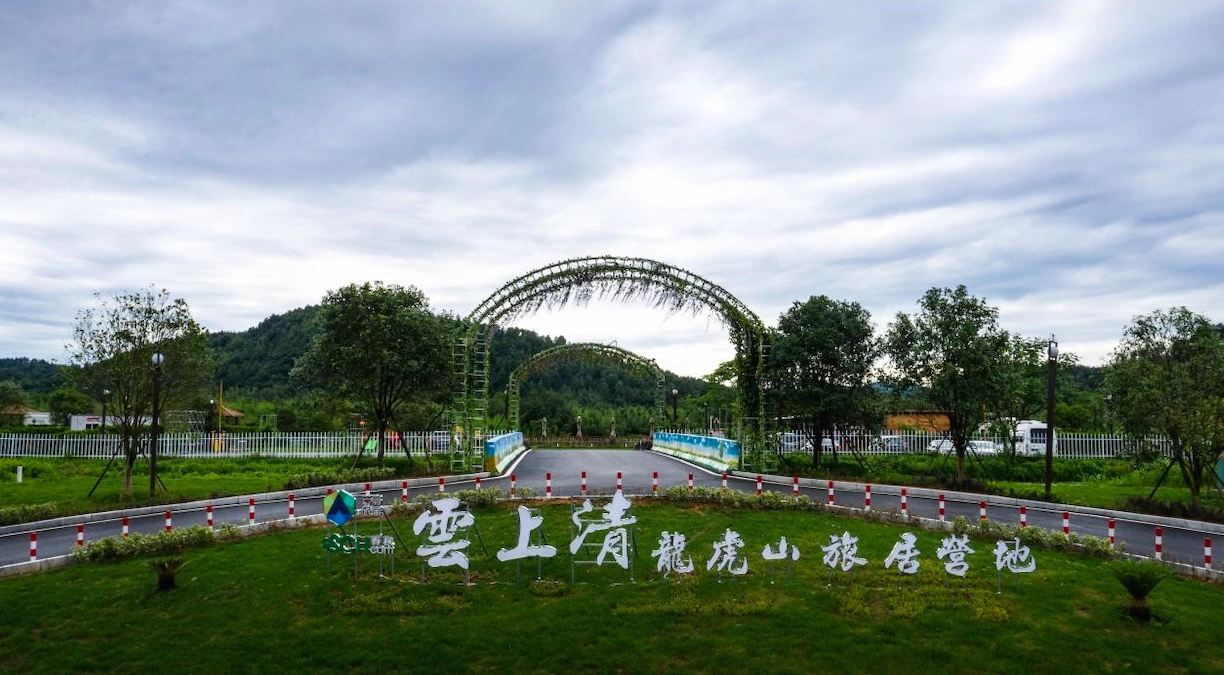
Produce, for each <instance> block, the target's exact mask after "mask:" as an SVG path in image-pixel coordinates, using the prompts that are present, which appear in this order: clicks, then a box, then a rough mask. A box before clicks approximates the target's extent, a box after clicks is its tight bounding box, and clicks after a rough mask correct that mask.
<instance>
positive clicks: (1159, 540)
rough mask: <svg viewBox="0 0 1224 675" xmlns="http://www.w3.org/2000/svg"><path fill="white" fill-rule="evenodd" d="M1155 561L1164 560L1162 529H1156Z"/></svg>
mask: <svg viewBox="0 0 1224 675" xmlns="http://www.w3.org/2000/svg"><path fill="white" fill-rule="evenodd" d="M1156 559H1157V560H1164V528H1163V527H1157V528H1156Z"/></svg>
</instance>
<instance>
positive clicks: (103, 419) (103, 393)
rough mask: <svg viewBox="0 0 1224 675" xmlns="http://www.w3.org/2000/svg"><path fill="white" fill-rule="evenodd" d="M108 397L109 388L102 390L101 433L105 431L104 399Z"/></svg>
mask: <svg viewBox="0 0 1224 675" xmlns="http://www.w3.org/2000/svg"><path fill="white" fill-rule="evenodd" d="M109 398H110V389H103V390H102V433H106V401H107V399H109Z"/></svg>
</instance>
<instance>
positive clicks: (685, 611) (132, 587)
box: [0, 504, 1224, 674]
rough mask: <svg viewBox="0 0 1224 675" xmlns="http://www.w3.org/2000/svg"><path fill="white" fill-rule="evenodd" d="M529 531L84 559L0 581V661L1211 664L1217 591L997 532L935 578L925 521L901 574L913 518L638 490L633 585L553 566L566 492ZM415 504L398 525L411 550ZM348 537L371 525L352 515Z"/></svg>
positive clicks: (451, 668)
mask: <svg viewBox="0 0 1224 675" xmlns="http://www.w3.org/2000/svg"><path fill="white" fill-rule="evenodd" d="M543 509H544V511H543V513H544V516H545V523H544V528H545V533H546V535H547V539H548V541H549V542H550V543H552V544H553V545H555V546H557V547H558V548H559V549H562V553H561V554H559V556H558V557H557V558H556V559H553V560H550V561H547V562H545V564H544V576H545V578H546V579H547V581H546V582H544V583H541V584H534V583H530V582H529V581H527V579H530V578H533V577H534V571H535V566H534V565H527V564H525V565H524V566H523V573H524V577H525V580H524V582H523V583H522V584H521V585H516V584H515V583H514V565H513V564H512V563H499V562H497V561H496V559H495V558H494V557H493V556H492V555H491V554H492V553H493V552H494V551H495V550H496V549H498V548H501V547H509V546H512V545H513V543H514V540H515V535H516V531H517V530H516V525H517V519H516V518H515V516H514V512H513V511H512V510H511V509H509V508H502V507H497V508H493V509H488V510H478V511H477V512H476V516H477V519H478V520H477V526H478V527H479V529H480V532H481V534H482V535H483V537H484V539H485V541H486V542H487V543H488V546H489V549H490V555H489V556H487V557H486V556H483V555H476V556H474V559H473V561H472V581H473V585H472V586H469V587H466V588H465V587H462V586H461V585H459V581H460V579H461V577H460V576H459V575H458V574H457V573H456V572H453V571H441V572H439V571H436V570H432V569H431V570H430V571H429V573H428V576H427V580H426V582H425V583H421V582H420V580H419V577H418V574H419V571H420V568H419V564H418V563H419V559H418V558H417V557H416V556H415V555H413V554H412V553H411V552H410V551H401V552H400V554H399V555H400V558H399V560H400V562H399V570H398V574H397V575H396V576H395V577H393V578H379V577H378V576H377V575H376V574H375V571H376V569H377V564H376V563H374V562H372V559H367V560H365V561H364V562H363V563H362V567H363V570H362V573H361V574H359V575H358V577H357V579H356V580H354V577H353V573H352V566H351V560H350V559H347V558H340V557H339V556H336V557H335V558H333V568H332V571H331V573H328V572H327V570H326V558H325V553H324V550H323V548H322V547H321V546H320V541H321V539H322V537H323V535H324V532H323V531H322V530H319V529H314V530H297V531H291V532H282V533H277V534H272V535H268V536H261V537H256V538H251V539H247V540H242V541H238V542H233V543H222V544H218V545H215V546H212V547H209V548H205V549H198V550H191V551H188V552H187V553H186V554H185V555H186V557H187V558H188V565H187V567H186V568H184V569H183V571H182V572H181V573H180V575H179V585H180V588H178V589H177V590H174V591H171V592H168V593H157V592H155V590H154V587H155V576H154V573H153V572H152V570H150V569H149V568H148V567H147V566H146V565H145V561H143V560H128V561H123V562H118V563H109V564H104V563H93V564H84V565H77V566H73V567H70V568H67V569H62V570H57V571H52V572H47V573H43V574H38V575H31V576H26V577H20V578H9V579H2V580H0V607H5V608H7V609H8V611H5V612H3V613H0V671H5V672H77V671H86V670H87V671H100V672H115V671H123V672H165V673H178V672H196V673H212V672H218V673H221V672H224V673H231V672H243V673H261V672H268V673H272V672H277V673H279V672H372V673H373V672H393V671H401V672H430V673H436V672H521V673H560V672H583V673H586V672H597V673H600V672H607V673H618V672H659V673H664V672H666V673H676V672H680V673H723V672H760V673H801V672H802V673H810V672H837V673H857V672H869V673H926V672H930V673H1016V672H1024V673H1060V674H1061V673H1066V672H1106V673H1108V672H1124V671H1125V672H1143V673H1182V672H1221V671H1222V670H1224V654H1222V653H1221V652H1220V650H1219V649H1218V639H1217V637H1216V636H1217V628H1218V624H1219V619H1220V610H1219V607H1221V606H1222V602H1224V592H1222V589H1221V588H1219V587H1217V586H1213V585H1208V584H1204V583H1201V582H1197V581H1193V580H1186V579H1171V580H1168V581H1166V582H1164V583H1162V584H1161V585H1160V586H1159V587H1158V588H1157V589H1156V591H1155V592H1154V593H1153V594H1152V596H1151V603H1152V608H1153V611H1154V613H1155V614H1156V615H1157V616H1158V617H1159V620H1157V621H1155V622H1153V623H1150V624H1140V623H1137V622H1135V621H1134V620H1131V619H1129V618H1127V617H1126V616H1125V615H1124V614H1123V610H1124V608H1125V606H1126V604H1127V601H1128V598H1129V596H1127V594H1126V592H1125V591H1124V590H1123V589H1122V587H1121V585H1119V584H1118V582H1117V580H1116V579H1115V578H1114V576H1113V574H1111V573H1110V571H1109V569H1108V568H1107V567H1106V564H1107V563H1106V561H1104V560H1101V559H1097V558H1088V557H1083V556H1077V555H1074V554H1065V553H1056V552H1052V551H1045V550H1034V555H1035V556H1036V558H1037V565H1038V567H1037V571H1036V572H1034V573H1033V574H1030V575H1026V576H1025V577H1024V578H1023V579H1022V580H1021V583H1020V585H1019V587H1017V585H1016V584H1015V583H1014V581H1013V580H1012V579H1010V578H1008V579H1005V580H1004V584H1003V593H1002V595H996V594H995V569H994V565H993V556H992V555H991V553H990V551H991V549H992V548H993V545H994V542H993V541H975V542H974V543H973V547H974V548H975V549H976V551H977V552H976V553H974V554H972V555H971V556H970V557H969V561H970V563H971V565H972V567H971V569H970V571H969V579H968V581H967V582H966V583H964V584H961V583H960V582H957V581H953V582H950V583H947V584H945V582H944V574H943V568H942V565H941V564H940V563H939V561H938V560H937V559H936V557H935V550H936V548H938V546H939V543H940V539H941V538H942V536H944V535H942V534H937V533H930V532H919V531H915V532H916V534H917V535H918V547H919V549H920V550H921V551H922V557H921V560H922V562H923V569H922V573H921V574H920V578H919V580H918V582H917V584H916V585H915V586H914V587H913V588H911V585H910V584H909V583H901V584H899V583H898V581H897V578H896V575H895V574H894V573H891V572H887V571H885V570H884V569H883V564H882V562H883V559H884V558H885V557H886V556H887V555H888V553H889V551H890V550H891V548H892V545H893V543H894V542H896V541H897V540H898V538H899V536H900V534H901V533H902V532H904V531H913V530H909V529H907V528H903V527H899V526H894V525H884V524H878V523H870V522H866V521H860V520H850V519H838V518H836V517H834V516H831V515H829V514H825V513H820V512H796V511H758V510H734V509H730V508H726V507H722V506H713V505H686V506H675V505H668V504H640V505H638V506H637V507H635V511H636V513H637V515H638V517H639V523H638V525H637V527H636V530H635V532H636V539H637V542H638V545H639V549H640V550H639V553H638V558H637V567H636V576H637V581H636V583H633V584H628V583H624V582H625V581H626V574H625V573H624V572H623V571H622V570H620V569H619V568H609V567H604V568H590V567H588V568H581V569H580V570H579V572H578V580H579V583H578V584H577V585H571V584H570V583H569V582H568V579H569V574H570V566H569V562H568V556H567V555H565V554H564V552H565V546H566V545H567V544H568V542H569V540H570V534H569V529H568V524H569V508H568V507H567V506H564V505H560V504H550V505H546V506H544V507H543ZM411 522H412V517H409V518H408V519H403V520H399V521H397V526H398V528H399V531H400V532H401V533H402V534H405V535H408V536H409V538H410V540H409V544H410V547H411V548H413V549H415V546H416V542H415V538H412V537H411ZM359 527H360V530H361V532H362V533H367V534H368V533H371V532H373V531H374V530H375V528H376V526H375V525H373V524H370V523H363V524H361V525H360V526H359ZM727 528H733V529H735V530H736V531H737V532H739V533H740V535H741V536H742V538H743V540H744V542H745V548H744V549H743V553H745V554H746V555H747V556H748V557H749V560H750V573H749V575H748V576H747V577H746V578H744V579H737V580H734V581H733V580H730V579H727V578H725V579H724V582H723V583H719V582H718V580H717V578H716V576H715V575H714V574H713V573H710V572H706V571H705V569H704V563H705V561H706V560H707V559H708V558H709V557H710V551H711V547H712V544H713V542H714V541H715V540H716V539H718V538H721V535H722V534H723V532H724V531H725V529H727ZM663 530H667V531H679V532H683V533H684V534H685V535H686V536H687V537H688V542H689V543H688V552H689V553H691V554H692V555H693V557H694V560H695V562H696V564H697V566H698V570H699V571H698V572H697V573H695V574H694V575H692V576H691V577H689V578H687V579H686V580H683V581H679V582H677V581H674V580H663V579H661V578H660V577H659V576H658V575H657V574H655V573H654V572H653V560H652V559H651V558H650V555H649V553H650V551H651V550H652V549H653V548H654V547H655V546H656V543H657V540H658V537H659V533H660V532H661V531H663ZM847 530H848V531H850V532H851V533H852V534H854V535H856V536H858V537H859V538H860V548H859V553H860V555H862V556H864V557H866V558H868V559H869V560H870V564H869V565H868V566H867V567H866V568H860V569H859V570H858V571H856V572H855V573H854V575H853V577H849V576H845V575H841V574H840V573H839V574H838V576H837V577H836V578H835V582H834V585H833V587H832V588H828V587H826V584H827V580H828V577H827V573H826V568H825V567H824V566H823V565H822V564H821V555H822V551H821V550H820V547H821V546H823V545H825V544H827V543H828V540H829V536H830V535H833V534H840V533H841V532H843V531H847ZM782 536H785V537H786V538H787V541H788V542H790V543H792V544H794V545H796V546H798V547H799V548H800V550H801V551H802V557H801V558H800V560H799V561H798V562H797V563H796V564H795V572H794V579H793V582H792V583H786V581H785V577H784V576H783V575H781V574H779V577H778V582H777V583H776V584H773V585H771V584H770V583H769V571H768V567H767V564H766V563H765V562H764V561H762V560H761V558H760V551H761V549H762V547H763V546H764V545H765V544H766V543H772V544H775V545H776V543H777V541H778V539H779V538H780V537H782Z"/></svg>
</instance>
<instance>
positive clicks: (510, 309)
mask: <svg viewBox="0 0 1224 675" xmlns="http://www.w3.org/2000/svg"><path fill="white" fill-rule="evenodd" d="M592 298H608V299H612V300H620V301H622V302H628V301H632V300H642V301H646V302H649V303H653V304H654V306H655V307H658V308H660V309H664V310H666V311H668V312H670V313H674V312H682V311H689V312H693V313H700V312H701V311H710V312H713V313H714V315H715V316H717V317H718V318H719V319H720V320H721V321H722V323H723V325H725V326H726V327H727V330H728V332H729V333H730V337H731V342H732V344H733V345H734V347H735V371H736V403H737V405H736V411H735V424H734V426H733V430H734V432H735V435H736V437H737V440H739V441H740V443H741V445H742V447H743V449H744V451H743V452H742V453H741V457H743V463H744V467H743V468H746V469H748V468H752V469H756V468H761V469H765V468H768V466H767V462H768V460H769V459H770V453H767V452H766V451H765V438H766V437H767V435H768V430H767V429H766V426H768V424H769V423H770V416H769V415H767V414H766V410H765V405H766V397H765V396H764V394H763V386H764V383H765V367H766V362H767V359H768V356H769V341H768V337H769V334H768V331H767V330H766V328H765V325H764V324H763V323H762V322H761V319H760V317H758V316H757V315H756V313H755V312H753V311H752V310H751V309H749V308H748V306H747V305H745V304H744V303H742V302H740V301H739V299H737V298H736V297H735V296H733V295H731V294H730V293H728V292H727V291H726V290H725V289H724V288H722V287H721V286H718V285H717V284H714V283H711V282H710V281H708V280H707V279H705V278H703V277H701V276H699V275H697V274H694V273H693V272H690V271H688V270H685V269H682V268H679V267H676V266H674V265H669V264H667V263H662V262H658V261H655V260H649V259H646V258H625V257H615V256H593V257H586V258H572V259H569V260H562V261H560V262H556V263H552V264H550V265H546V266H544V267H541V268H539V269H536V270H532V271H530V272H528V273H526V274H524V275H522V276H519V277H517V278H515V279H512V280H511V281H509V282H507V283H506V284H505V285H503V286H502V287H501V288H499V289H497V290H496V291H495V292H494V293H493V294H492V295H490V296H489V297H488V298H487V299H485V301H484V302H482V303H480V305H479V306H478V307H477V308H476V309H475V310H473V311H472V313H471V314H470V315H468V317H467V319H466V320H465V322H464V326H463V328H462V332H461V335H460V336H459V338H458V339H457V340H456V344H455V353H454V367H455V376H456V377H455V383H456V391H455V396H454V400H455V404H454V407H453V408H452V410H451V415H450V419H451V425H452V428H453V430H454V431H456V432H457V433H459V434H461V435H462V436H463V438H464V445H463V448H464V450H463V451H462V452H459V453H456V455H455V459H454V464H455V468H463V469H470V468H471V467H473V466H479V465H480V462H481V456H482V454H483V447H482V445H481V438H482V435H483V433H484V431H485V430H486V429H487V419H486V411H487V402H488V398H489V377H488V376H489V345H490V342H491V341H492V339H493V337H494V336H495V334H496V332H497V330H498V328H499V327H500V326H502V325H505V324H507V323H509V322H511V321H513V320H515V319H517V318H520V317H522V316H527V315H530V314H534V313H535V312H536V311H538V310H539V309H541V308H543V307H550V308H559V307H564V306H566V305H568V304H570V303H573V304H575V305H586V304H587V303H589V302H590V300H591V299H592Z"/></svg>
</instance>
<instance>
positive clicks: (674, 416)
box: [672, 387, 680, 431]
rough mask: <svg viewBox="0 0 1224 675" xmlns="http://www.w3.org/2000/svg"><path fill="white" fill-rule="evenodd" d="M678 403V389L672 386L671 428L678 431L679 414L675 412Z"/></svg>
mask: <svg viewBox="0 0 1224 675" xmlns="http://www.w3.org/2000/svg"><path fill="white" fill-rule="evenodd" d="M679 403H680V390H679V389H676V388H674V387H673V388H672V429H675V430H677V431H679V429H680V427H679V420H680V416H679V415H678V414H677V413H676V407H677V406H678V405H679Z"/></svg>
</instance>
